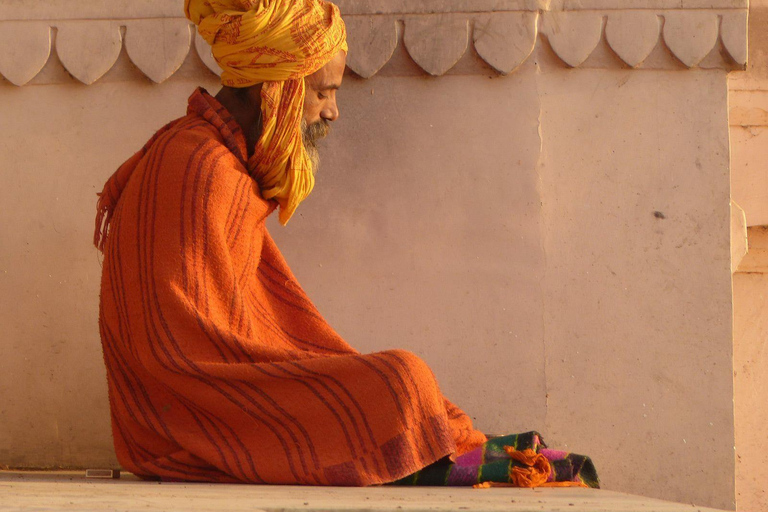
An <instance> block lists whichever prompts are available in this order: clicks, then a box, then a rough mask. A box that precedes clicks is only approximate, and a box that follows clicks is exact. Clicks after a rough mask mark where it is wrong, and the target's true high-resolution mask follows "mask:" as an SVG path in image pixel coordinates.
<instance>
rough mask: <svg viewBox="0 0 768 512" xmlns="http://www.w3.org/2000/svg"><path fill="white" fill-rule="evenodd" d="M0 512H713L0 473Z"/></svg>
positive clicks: (604, 502)
mask: <svg viewBox="0 0 768 512" xmlns="http://www.w3.org/2000/svg"><path fill="white" fill-rule="evenodd" d="M0 495H2V496H3V499H2V500H0V511H4V510H20V509H21V510H32V509H34V510H37V511H41V512H46V511H59V510H78V511H93V512H95V511H107V510H124V511H134V510H136V511H138V510H141V511H148V512H153V511H159V510H163V511H197V510H217V511H221V512H226V511H235V510H238V511H239V510H243V511H245V510H248V511H256V512H258V511H285V512H291V511H302V512H319V511H323V512H325V511H329V512H330V511H353V510H354V511H369V512H373V511H380V512H389V511H392V512H421V511H424V512H426V511H432V512H441V511H456V510H469V511H476V512H477V511H487V512H495V511H502V510H503V511H509V512H533V511H539V512H555V511H568V512H714V509H708V508H704V507H697V506H691V505H692V504H690V503H686V504H681V503H672V502H668V501H661V500H655V499H651V498H644V497H641V496H634V495H630V494H622V493H618V492H611V491H603V490H596V489H581V488H561V489H557V488H543V489H513V488H492V489H472V488H447V487H367V488H349V487H348V488H342V487H308V486H257V485H236V484H235V485H232V484H187V483H163V484H158V483H156V482H143V481H140V480H138V479H136V478H135V477H133V476H132V475H127V478H126V477H123V478H121V479H120V480H102V481H100V480H88V481H86V480H85V478H84V475H83V472H82V471H80V472H52V473H45V472H12V471H0Z"/></svg>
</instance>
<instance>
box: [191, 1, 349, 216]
mask: <svg viewBox="0 0 768 512" xmlns="http://www.w3.org/2000/svg"><path fill="white" fill-rule="evenodd" d="M185 13H186V15H187V17H188V18H189V19H190V20H191V21H192V22H193V23H195V24H196V25H197V26H198V32H199V34H200V35H201V36H202V37H203V38H204V39H205V40H206V41H207V42H208V43H209V44H210V45H211V49H212V53H213V57H214V58H215V59H216V62H218V63H219V66H221V68H222V74H221V83H222V85H224V86H227V87H232V88H248V87H250V86H254V85H257V84H261V89H260V100H261V101H260V104H261V116H262V117H261V120H262V133H261V136H260V138H259V140H258V143H256V146H255V148H254V150H253V154H251V155H250V156H249V158H248V162H247V167H248V171H249V172H250V174H251V176H253V177H254V179H256V181H257V182H258V184H259V187H260V189H261V194H262V196H263V197H264V198H265V199H274V200H276V201H277V202H278V203H279V204H280V221H281V222H282V223H283V224H285V223H286V222H288V219H289V218H290V217H291V215H293V212H294V211H295V210H296V208H297V207H298V205H299V203H300V202H301V201H302V200H303V199H304V198H305V197H307V195H309V193H310V192H311V191H312V187H313V186H314V174H313V166H312V160H313V157H312V156H311V155H310V151H311V147H312V146H313V144H314V143H316V142H317V140H318V139H319V138H321V137H322V136H324V135H325V134H326V133H327V126H326V125H327V124H328V123H329V122H331V121H333V120H334V119H336V118H337V117H338V115H339V113H338V107H337V105H336V89H337V88H338V86H339V85H341V77H342V75H343V72H344V65H345V61H346V52H347V42H346V40H347V32H346V28H345V26H344V22H343V21H342V19H341V14H340V12H339V9H338V7H336V6H335V5H334V4H332V3H329V2H326V1H325V0H301V1H295V0H270V1H264V0H185ZM302 121H304V122H305V123H306V125H307V128H306V130H303V133H302V130H300V129H299V127H300V125H301V124H302ZM318 123H319V124H318ZM241 126H242V124H241ZM305 146H306V147H307V148H306V149H305ZM315 160H316V156H315Z"/></svg>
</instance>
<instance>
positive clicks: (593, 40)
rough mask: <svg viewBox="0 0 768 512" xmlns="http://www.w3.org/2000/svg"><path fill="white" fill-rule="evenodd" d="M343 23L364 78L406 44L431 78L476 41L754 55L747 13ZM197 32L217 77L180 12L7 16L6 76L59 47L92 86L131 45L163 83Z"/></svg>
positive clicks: (495, 59) (36, 66) (508, 46)
mask: <svg viewBox="0 0 768 512" xmlns="http://www.w3.org/2000/svg"><path fill="white" fill-rule="evenodd" d="M346 20H347V24H348V28H349V42H350V48H351V51H350V55H349V59H348V66H349V68H350V69H351V70H352V71H354V72H355V73H356V74H357V75H359V76H361V77H363V78H370V77H372V76H374V75H375V74H376V73H377V72H378V71H379V70H381V69H382V68H383V67H384V66H385V65H386V64H387V63H388V62H389V60H390V58H391V57H392V55H393V54H394V52H395V49H396V48H397V46H398V45H399V44H402V45H403V46H404V47H405V49H406V50H407V52H408V54H409V55H410V57H411V58H412V59H413V61H414V62H415V63H416V64H418V66H419V67H420V68H421V69H422V70H424V71H425V72H426V73H428V74H430V75H433V76H441V75H443V74H445V73H446V72H448V71H449V70H450V69H451V68H452V67H453V66H454V65H455V64H456V63H457V62H458V61H459V60H460V59H461V58H462V57H463V56H464V55H465V54H466V53H467V52H468V51H470V50H469V47H470V44H472V45H473V46H474V51H475V52H476V55H477V56H478V57H479V58H480V59H482V60H483V61H484V62H485V63H487V64H488V65H489V66H491V67H492V68H493V69H494V70H496V72H497V73H499V74H502V75H505V74H508V73H511V72H513V71H514V70H515V69H517V68H518V67H519V66H520V65H521V64H523V63H524V62H525V61H526V60H527V59H528V57H529V56H530V55H531V54H532V52H533V49H534V47H535V45H536V42H537V39H538V38H542V39H545V40H546V41H547V42H548V46H549V48H550V49H551V51H552V52H553V54H554V55H555V56H557V57H558V59H559V60H560V61H561V62H562V63H563V64H565V65H566V66H570V67H578V66H581V65H582V64H583V63H584V62H585V61H586V60H587V59H588V58H589V57H590V55H591V54H592V53H593V52H594V51H595V48H596V47H597V46H598V44H599V43H600V42H601V41H604V42H605V44H606V45H607V46H608V47H609V48H610V50H611V51H612V52H613V53H615V54H616V55H617V56H618V57H619V59H621V61H623V62H624V63H626V66H628V67H630V68H637V67H638V66H641V65H642V64H643V62H644V61H645V59H646V58H647V57H648V56H649V55H651V53H652V52H653V51H654V49H656V48H657V47H659V46H664V47H665V48H667V49H668V50H669V51H670V52H671V54H672V55H673V56H674V58H676V59H677V60H678V61H679V62H680V63H682V64H683V65H684V66H685V68H695V67H697V66H698V65H699V64H700V63H701V62H702V60H703V59H704V58H705V57H707V55H709V54H710V53H711V52H712V51H713V49H714V48H716V47H717V46H718V45H722V48H723V49H724V50H725V51H726V52H727V55H728V56H727V57H726V56H724V57H723V58H721V59H720V60H719V62H718V63H716V64H715V65H714V67H722V68H725V69H743V68H744V67H745V65H746V59H747V46H746V45H747V11H746V10H743V9H721V10H701V9H688V10H680V9H676V10H659V11H656V10H649V9H640V10H606V11H601V10H579V11H528V10H521V11H501V12H485V13H456V12H450V13H442V14H430V15H416V14H409V15H389V14H381V15H348V16H346ZM193 34H194V36H193ZM192 37H193V38H194V46H195V49H196V52H197V53H198V55H199V56H200V58H201V59H202V61H203V62H204V63H205V64H206V66H208V68H209V69H210V70H211V71H213V72H215V73H217V74H218V73H219V71H220V70H219V68H218V66H217V65H216V63H215V62H214V60H213V58H212V56H211V53H210V47H209V46H208V44H207V43H206V42H205V41H204V40H203V39H202V38H200V37H199V36H197V35H196V34H195V32H194V26H192V25H191V24H190V23H189V22H188V21H187V20H186V19H185V18H181V17H159V18H145V19H138V18H126V19H91V20H74V19H65V20H48V21H46V20H33V21H0V75H2V76H4V77H5V79H6V80H8V81H9V82H11V83H12V84H15V85H19V86H21V85H24V84H26V83H28V82H29V81H30V80H32V79H33V78H34V77H35V76H36V75H37V74H38V73H39V72H40V70H41V69H42V68H43V67H44V66H45V64H46V63H47V62H48V60H49V58H50V57H51V53H52V52H53V51H55V52H56V55H57V56H58V59H59V60H60V61H61V63H62V64H63V66H64V67H65V68H66V70H67V71H68V72H69V73H70V74H71V75H72V76H74V77H75V78H76V79H78V80H79V81H80V82H82V83H84V84H92V83H94V82H95V81H96V80H98V79H99V78H101V77H102V76H103V75H104V74H106V73H107V71H109V70H110V69H111V68H112V66H113V65H114V64H115V62H116V61H117V59H118V57H119V55H120V53H121V49H122V48H123V47H124V48H125V50H126V52H127V54H128V56H129V57H130V60H131V61H132V62H133V63H134V64H135V65H136V67H138V68H139V69H140V70H141V71H142V72H143V73H144V74H145V75H146V76H147V77H149V78H150V79H151V80H152V81H154V82H156V83H161V82H163V81H164V80H167V79H168V78H169V77H170V76H171V75H173V74H174V73H175V72H176V71H177V70H178V69H179V67H180V66H181V64H182V63H183V62H184V60H185V58H186V57H187V54H188V53H189V51H190V48H191V46H192V44H191V38H192ZM158 49H162V51H158ZM710 67H712V66H710Z"/></svg>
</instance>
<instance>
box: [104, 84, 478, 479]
mask: <svg viewBox="0 0 768 512" xmlns="http://www.w3.org/2000/svg"><path fill="white" fill-rule="evenodd" d="M246 158H247V152H246V148H245V140H244V137H243V135H242V133H241V131H240V128H239V126H238V125H237V123H236V122H235V121H234V119H233V118H232V117H231V115H230V114H229V113H228V112H227V111H226V110H225V109H224V108H223V107H222V106H221V105H220V104H219V103H218V102H217V101H216V100H215V99H214V98H212V97H211V96H210V95H208V94H207V93H206V92H205V91H203V90H202V89H199V90H197V91H195V92H194V93H193V94H192V96H191V97H190V101H189V109H188V113H187V115H186V116H185V117H183V118H181V119H179V120H176V121H174V122H172V123H170V124H169V125H168V126H166V127H165V128H163V129H161V130H160V131H159V132H158V133H157V134H156V135H155V137H153V138H152V139H151V140H150V141H149V142H148V143H147V145H146V146H145V147H144V148H143V149H142V150H141V151H139V152H138V153H137V154H136V155H134V156H133V157H132V158H131V159H130V160H128V161H127V162H126V163H125V164H124V165H123V166H122V167H121V168H120V169H119V170H118V171H117V172H116V173H115V174H114V175H113V177H112V178H110V180H109V182H108V183H107V185H106V186H105V188H104V192H103V193H102V196H103V197H102V199H103V200H104V204H107V205H112V206H110V207H106V208H107V210H108V211H105V212H104V213H105V216H106V219H107V223H108V232H105V233H104V236H105V240H102V242H101V243H103V250H104V262H103V274H102V284H101V303H100V315H99V325H100V332H101V339H102V346H103V351H104V360H105V363H106V367H107V377H108V385H109V395H110V406H111V414H112V426H113V435H114V441H115V447H116V452H117V456H118V459H119V461H120V463H121V464H122V465H123V467H124V468H125V469H127V470H129V471H131V472H133V473H136V474H137V475H140V476H142V477H146V478H161V479H168V480H184V481H203V482H250V483H270V484H317V485H370V484H380V483H386V482H392V481H394V480H398V479H400V478H403V477H405V476H406V475H410V474H413V473H414V472H416V471H418V470H420V469H422V468H423V467H425V466H427V465H429V464H431V463H433V462H435V461H437V460H439V459H441V458H443V457H445V456H446V455H449V454H453V453H458V454H462V453H465V452H468V451H471V450H472V449H474V448H477V447H478V446H481V445H482V443H484V442H485V441H486V438H485V436H484V435H483V434H482V433H480V432H478V431H477V430H475V429H473V427H472V424H471V421H470V419H469V418H468V417H467V415H466V414H464V413H463V412H462V411H461V410H460V409H458V408H457V407H455V406H454V405H452V404H451V403H450V402H448V401H447V400H446V399H445V398H444V397H443V395H442V394H441V392H440V390H439V388H438V385H437V382H436V381H435V378H434V375H433V374H432V372H431V371H430V369H429V368H428V366H427V365H426V364H425V363H424V361H422V360H421V359H420V358H418V357H417V356H415V355H414V354H411V353H409V352H406V351H402V350H391V351H386V352H380V353H375V354H368V355H362V354H360V353H358V352H357V351H355V350H354V349H353V348H351V347H350V346H349V345H348V344H347V343H346V342H345V341H344V340H342V339H341V337H340V336H339V335H338V334H337V333H336V332H335V331H334V330H333V329H332V328H331V327H330V326H329V325H328V324H327V323H326V321H325V320H324V319H323V317H322V316H321V315H320V313H319V312H318V311H317V309H316V308H315V307H314V306H313V304H312V302H311V301H310V300H309V299H308V298H307V296H306V294H305V293H304V291H303V290H302V289H301V287H300V286H299V284H298V283H297V281H296V278H295V277H294V275H293V274H292V273H291V271H290V269H289V268H288V266H287V264H286V262H285V260H284V259H283V257H282V256H281V254H280V252H279V250H278V249H277V247H276V246H275V243H274V241H273V240H272V238H271V237H270V235H269V233H268V231H267V229H266V227H265V220H266V218H267V217H268V216H269V215H270V214H271V213H272V212H273V210H274V209H275V203H274V202H273V201H265V200H263V199H262V198H261V196H260V194H259V190H258V189H257V187H256V184H255V181H254V180H253V179H252V178H251V177H250V176H249V175H248V173H247V171H246V166H245V161H246ZM100 219H101V217H100ZM105 229H107V228H105ZM97 238H98V237H97Z"/></svg>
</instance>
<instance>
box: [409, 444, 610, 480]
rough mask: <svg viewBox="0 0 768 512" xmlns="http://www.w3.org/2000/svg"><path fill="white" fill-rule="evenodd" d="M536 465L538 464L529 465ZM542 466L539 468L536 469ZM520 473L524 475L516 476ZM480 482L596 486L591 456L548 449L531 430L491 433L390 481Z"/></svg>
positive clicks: (596, 478)
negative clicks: (465, 448) (458, 453)
mask: <svg viewBox="0 0 768 512" xmlns="http://www.w3.org/2000/svg"><path fill="white" fill-rule="evenodd" d="M515 454H518V456H517V457H515ZM542 463H543V466H541V464H542ZM536 465H539V466H540V467H538V468H535V467H533V466H536ZM542 468H543V471H541V472H537V469H538V470H541V469H542ZM537 473H538V474H537ZM521 474H522V475H525V476H524V477H520V475H521ZM484 483H491V484H501V485H511V486H514V487H565V486H579V487H592V488H596V489H599V488H600V479H599V478H598V476H597V470H596V469H595V465H594V464H593V462H592V459H590V458H589V457H587V456H585V455H578V454H575V453H568V452H564V451H560V450H550V449H548V448H547V445H546V444H545V443H544V441H543V440H542V438H541V434H539V433H538V432H535V431H532V432H525V433H523V434H511V435H507V436H500V437H494V438H493V439H490V440H488V442H486V443H485V444H483V445H482V446H481V447H479V448H476V449H474V450H472V451H470V452H468V453H465V454H463V455H461V456H459V457H457V458H456V460H455V461H451V460H441V461H437V462H436V463H434V464H431V465H429V466H427V467H426V468H424V469H422V470H421V471H417V472H416V473H414V474H413V475H409V476H407V477H405V478H402V479H400V480H398V481H397V482H394V484H395V485H419V486H470V485H472V486H479V487H484V486H483V485H482V484H484ZM478 484H480V485H478Z"/></svg>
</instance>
